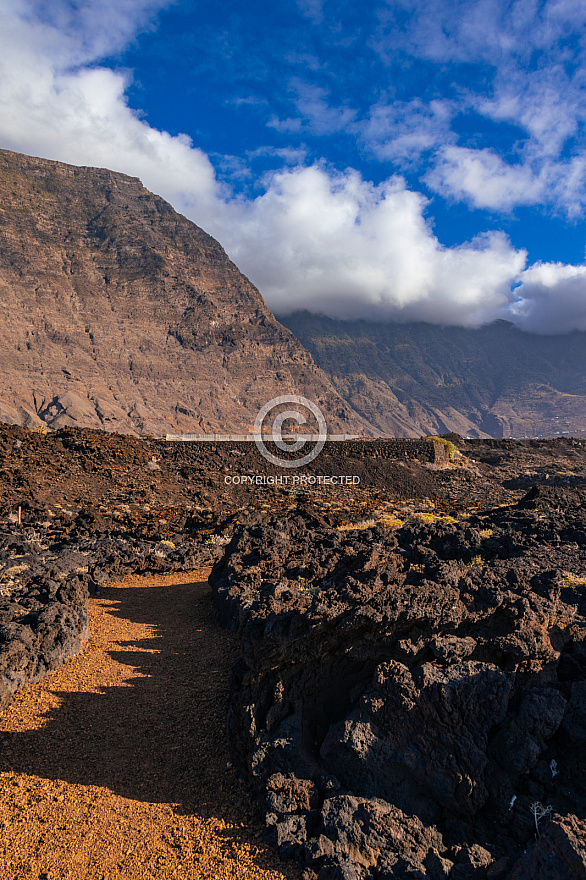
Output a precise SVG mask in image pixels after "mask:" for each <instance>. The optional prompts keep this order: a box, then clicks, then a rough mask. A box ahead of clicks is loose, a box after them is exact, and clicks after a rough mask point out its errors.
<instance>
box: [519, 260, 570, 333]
mask: <svg viewBox="0 0 586 880" xmlns="http://www.w3.org/2000/svg"><path fill="white" fill-rule="evenodd" d="M515 293H516V295H517V297H518V298H517V301H516V302H514V303H512V304H511V306H510V308H509V309H508V310H507V312H508V317H509V318H510V319H512V320H514V321H515V323H517V324H518V325H519V326H520V327H522V328H523V329H524V330H529V331H531V332H534V333H545V334H551V333H567V332H568V331H570V330H586V266H565V265H563V264H562V263H536V264H535V265H534V266H531V267H530V268H529V269H527V270H526V271H525V272H523V273H522V275H521V284H520V285H519V287H518V288H517V290H516V291H515Z"/></svg>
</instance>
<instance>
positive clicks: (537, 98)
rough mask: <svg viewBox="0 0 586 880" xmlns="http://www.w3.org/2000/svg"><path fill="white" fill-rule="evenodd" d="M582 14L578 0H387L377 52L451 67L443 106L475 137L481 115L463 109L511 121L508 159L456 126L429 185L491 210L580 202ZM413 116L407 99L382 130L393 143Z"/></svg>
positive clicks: (585, 61) (585, 95) (566, 209)
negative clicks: (450, 90)
mask: <svg viewBox="0 0 586 880" xmlns="http://www.w3.org/2000/svg"><path fill="white" fill-rule="evenodd" d="M400 9H403V10H404V11H407V16H406V19H405V20H403V19H399V20H398V19H397V11H398V10H400ZM398 23H399V24H398ZM585 24H586V6H585V4H584V3H583V2H581V0H546V2H544V3H537V2H535V0H511V2H505V0H475V2H474V3H471V2H469V0H454V2H446V0H387V11H386V15H383V17H382V26H381V31H380V33H379V35H378V41H377V44H376V47H377V49H378V51H379V53H380V55H381V57H382V58H383V59H385V61H387V62H388V63H391V61H392V60H393V59H396V58H403V59H408V63H409V64H410V65H412V64H413V61H414V60H415V59H418V60H423V61H424V62H425V63H427V64H429V63H431V64H434V65H436V67H434V68H433V69H435V70H437V71H438V75H439V77H440V78H441V77H442V76H444V75H445V71H446V70H448V71H449V70H452V71H453V75H454V80H455V82H458V83H459V87H458V88H457V89H456V88H455V89H454V94H453V96H452V104H453V106H452V114H453V116H454V117H455V116H457V114H458V113H460V114H462V115H461V117H460V121H461V122H463V123H464V125H465V124H466V122H468V123H469V125H470V127H475V128H476V136H477V138H483V136H484V133H485V129H486V125H483V123H482V121H481V120H478V119H477V118H474V116H472V117H471V118H469V119H468V120H467V119H466V115H467V114H469V113H470V111H472V112H473V114H478V115H480V116H481V117H485V118H486V119H489V120H491V121H492V122H495V123H497V124H498V123H509V124H511V125H513V126H516V127H517V129H518V135H517V138H516V142H512V139H513V137H514V132H512V131H507V130H506V129H505V128H503V129H502V131H503V137H504V138H505V139H510V140H511V142H510V143H509V146H508V149H509V152H510V154H511V156H512V157H513V158H512V160H511V163H510V164H509V163H505V162H504V161H503V160H502V159H501V158H499V156H497V154H496V153H494V152H492V150H491V149H479V148H472V147H475V146H476V145H474V144H471V143H470V142H467V143H463V142H462V141H461V140H460V139H459V136H458V137H456V132H457V131H458V130H459V129H460V130H461V126H456V127H455V129H453V130H452V131H450V132H449V135H448V137H446V139H444V141H443V146H444V147H445V146H446V145H447V149H440V150H439V151H438V153H437V156H436V160H437V169H436V172H435V174H433V175H431V176H430V180H431V181H432V184H433V186H434V188H435V189H436V191H437V192H440V193H442V194H446V195H449V196H451V197H452V198H457V199H462V200H464V201H468V202H471V203H472V204H474V205H475V206H477V207H485V208H489V209H495V210H501V209H503V210H512V209H513V208H515V207H516V206H517V205H527V204H537V203H540V204H544V205H550V206H553V207H554V209H555V210H557V211H558V212H560V213H567V214H568V215H570V216H572V217H575V216H577V215H578V214H580V213H582V212H583V210H584V206H585V205H586V180H584V178H583V177H582V176H581V174H580V173H579V170H580V168H581V167H582V165H583V164H584V160H585V159H586V88H585V87H586V42H585V41H584V39H583V38H582V32H583V29H584V25H585ZM459 65H466V66H465V67H459ZM466 83H468V85H466ZM444 94H445V91H444ZM420 116H421V114H420V111H419V110H418V108H417V107H416V106H413V107H406V116H405V118H403V119H402V120H400V121H399V120H397V121H395V122H394V125H393V129H394V132H395V135H394V134H393V131H389V135H388V140H389V143H390V144H391V145H392V143H393V140H394V137H396V138H397V139H398V143H399V144H400V139H401V136H402V132H403V130H407V131H409V130H410V129H413V130H414V131H420V132H421V131H422V120H421V118H420ZM418 117H419V118H418ZM427 131H428V133H429V134H430V141H431V136H433V131H429V126H428V129H427ZM425 134H426V128H425V126H423V135H425ZM488 136H489V137H490V135H488ZM505 142H506V140H505ZM436 143H437V141H436ZM484 143H486V142H482V141H481V145H482V146H484ZM497 143H498V141H497ZM489 144H490V141H489ZM422 145H423V146H424V147H425V146H426V144H425V139H423V141H422ZM415 146H417V142H415ZM375 147H376V142H375ZM388 158H391V159H392V158H393V156H392V153H390V152H389V154H388ZM491 179H492V180H493V181H494V191H493V192H491V191H490V190H491V185H490V181H491Z"/></svg>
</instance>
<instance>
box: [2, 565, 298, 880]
mask: <svg viewBox="0 0 586 880" xmlns="http://www.w3.org/2000/svg"><path fill="white" fill-rule="evenodd" d="M207 574H208V571H207V570H202V571H200V572H192V573H190V574H180V575H172V576H161V577H148V578H147V577H143V578H139V577H130V578H127V579H125V580H124V581H121V582H120V583H118V584H114V585H111V586H109V587H108V588H106V589H105V590H103V591H102V593H101V594H100V596H99V598H95V599H92V600H90V627H91V633H92V635H91V639H90V641H89V642H88V643H87V644H86V645H85V646H84V648H83V650H82V651H81V653H80V654H79V655H78V656H77V657H75V658H74V659H73V660H71V661H69V662H68V663H67V664H65V665H64V666H63V667H62V668H61V669H59V670H58V671H57V672H55V673H54V674H53V675H51V676H50V677H49V678H47V679H45V680H44V681H43V682H41V683H39V684H36V685H32V686H29V687H27V688H25V689H24V690H23V691H22V692H21V693H20V694H18V695H17V697H16V699H15V700H14V702H13V703H12V705H11V706H9V708H8V709H7V710H6V712H5V713H4V716H3V717H2V718H0V878H1V880H15V878H34V880H61V878H71V880H81V878H90V877H91V878H92V880H106V878H107V880H110V878H120V880H123V878H124V880H126V878H128V880H130V878H132V880H142V878H144V880H151V878H153V880H154V878H156V880H159V878H160V880H163V878H165V880H168V878H169V880H170V878H186V880H187V878H189V880H191V878H194V880H195V878H198V880H199V878H206V880H207V878H214V880H216V878H218V880H222V878H247V880H261V878H262V880H283V878H287V880H294V878H298V877H299V873H298V872H297V871H296V869H294V868H292V867H291V866H288V865H283V863H282V862H280V861H279V860H278V858H277V856H276V855H275V854H274V853H273V852H272V851H270V850H268V849H267V848H266V846H264V845H263V843H262V839H261V836H260V827H259V826H257V825H256V824H255V817H254V810H253V807H252V805H251V803H250V800H249V798H248V796H247V793H246V790H245V788H244V787H243V785H242V784H241V783H239V782H238V780H237V778H236V775H235V773H234V771H233V770H232V769H230V768H229V767H228V766H227V765H228V762H229V755H228V749H227V743H226V735H225V729H224V718H225V709H226V699H227V682H228V678H229V672H230V666H231V663H232V661H233V659H234V657H235V655H236V649H237V648H236V641H235V637H234V636H232V635H231V634H229V633H227V632H226V631H224V630H222V629H220V628H219V626H218V625H217V624H216V622H215V619H214V613H213V609H212V605H211V600H210V595H209V587H208V585H207V581H206V577H207Z"/></svg>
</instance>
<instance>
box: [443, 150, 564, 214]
mask: <svg viewBox="0 0 586 880" xmlns="http://www.w3.org/2000/svg"><path fill="white" fill-rule="evenodd" d="M426 180H427V183H428V184H429V186H430V187H431V188H432V189H434V190H435V191H436V192H442V193H445V194H448V195H451V196H453V197H455V198H457V199H461V200H464V201H469V202H471V203H472V204H473V205H474V206H475V207H477V208H489V209H498V210H505V211H510V210H511V209H512V208H514V207H515V206H516V205H535V204H538V203H539V202H541V201H542V198H543V191H544V188H545V186H546V184H547V176H546V174H545V172H544V170H542V171H541V173H539V174H534V172H533V171H532V170H531V168H529V167H527V165H523V164H519V165H510V164H508V163H507V162H505V161H503V159H501V157H500V156H499V155H497V153H495V152H493V151H492V150H489V149H484V150H473V149H467V148H465V147H457V146H448V147H445V148H443V149H442V150H441V151H440V157H439V159H438V161H437V163H436V165H435V167H434V168H433V169H432V170H431V171H430V172H429V173H428V174H427V175H426Z"/></svg>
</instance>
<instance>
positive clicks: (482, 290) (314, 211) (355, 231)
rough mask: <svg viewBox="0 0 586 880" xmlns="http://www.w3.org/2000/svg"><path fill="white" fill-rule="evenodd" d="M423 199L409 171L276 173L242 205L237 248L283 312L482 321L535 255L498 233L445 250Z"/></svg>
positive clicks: (231, 244) (230, 239)
mask: <svg viewBox="0 0 586 880" xmlns="http://www.w3.org/2000/svg"><path fill="white" fill-rule="evenodd" d="M424 209H425V199H424V197H423V196H422V195H421V194H419V193H415V192H413V191H410V190H408V189H407V188H406V186H405V183H404V181H403V180H402V178H396V177H395V178H391V179H390V180H388V181H386V182H385V183H383V184H381V185H379V186H374V185H373V184H371V183H369V182H367V181H364V180H363V179H362V178H361V176H360V175H359V174H358V173H357V172H355V171H349V172H346V173H345V174H339V175H334V174H332V173H328V172H327V171H326V170H325V169H324V168H320V167H319V166H312V167H310V168H302V169H295V170H290V171H285V172H281V173H278V174H276V175H275V176H274V177H273V179H272V181H271V184H270V187H269V188H268V190H267V192H266V193H265V194H264V195H262V196H260V197H259V198H257V199H256V200H255V201H254V202H251V203H247V204H242V205H240V206H239V208H238V209H237V210H238V215H239V216H238V220H239V222H238V223H237V224H236V225H235V226H234V227H233V228H232V230H228V231H227V236H226V235H225V240H226V241H227V243H228V250H229V252H230V253H231V254H232V255H233V257H234V259H235V260H236V262H237V264H238V265H239V266H240V267H241V268H242V269H243V271H245V272H246V273H247V274H248V275H249V276H250V277H252V278H253V279H254V280H255V281H256V283H257V284H258V285H259V287H260V289H261V290H262V291H263V294H264V296H265V299H266V300H267V302H268V304H269V305H270V306H271V308H273V309H274V310H275V311H277V312H278V313H281V314H284V313H286V312H290V311H292V310H294V309H298V308H308V309H310V310H315V309H319V310H321V311H323V312H325V313H327V314H330V315H335V316H338V317H370V318H394V319H399V320H427V321H432V322H435V321H437V322H440V323H448V324H462V325H466V326H478V325H479V324H482V323H484V322H485V321H487V320H491V319H492V318H493V317H494V316H495V315H496V314H497V313H498V312H499V310H500V309H501V308H502V307H503V306H504V305H505V304H506V303H508V301H509V296H510V287H511V278H513V277H516V276H517V275H518V274H519V272H520V271H521V270H522V269H523V266H524V264H525V258H526V254H525V252H523V251H516V250H514V249H513V248H512V247H511V245H510V244H509V242H508V241H507V239H506V238H505V237H504V236H502V235H499V234H492V235H488V236H483V237H481V238H479V239H477V240H475V241H472V242H470V243H469V244H466V245H463V246H461V247H457V248H443V247H442V246H441V245H440V243H439V242H438V240H437V238H436V237H435V236H434V235H433V233H432V231H431V230H430V228H429V226H428V224H427V223H426V221H425V218H424Z"/></svg>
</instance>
